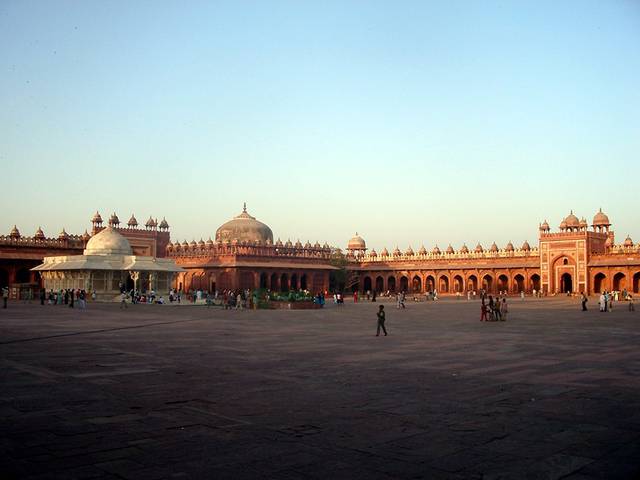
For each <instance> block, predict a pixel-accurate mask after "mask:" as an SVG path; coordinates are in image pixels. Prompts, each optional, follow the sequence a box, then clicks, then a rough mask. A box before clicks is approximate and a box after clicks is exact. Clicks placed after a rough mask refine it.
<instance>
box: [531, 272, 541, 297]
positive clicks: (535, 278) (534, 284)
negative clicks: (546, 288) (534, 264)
mask: <svg viewBox="0 0 640 480" xmlns="http://www.w3.org/2000/svg"><path fill="white" fill-rule="evenodd" d="M531 290H535V291H537V292H539V291H540V275H538V274H537V273H534V274H533V275H531Z"/></svg>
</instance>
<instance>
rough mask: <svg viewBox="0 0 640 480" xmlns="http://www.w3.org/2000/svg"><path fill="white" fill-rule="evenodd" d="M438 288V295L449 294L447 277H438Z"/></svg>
mask: <svg viewBox="0 0 640 480" xmlns="http://www.w3.org/2000/svg"><path fill="white" fill-rule="evenodd" d="M439 286H440V288H439V289H438V293H449V277H447V276H446V275H442V276H441V277H440V285H439Z"/></svg>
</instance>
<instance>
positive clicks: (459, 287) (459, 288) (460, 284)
mask: <svg viewBox="0 0 640 480" xmlns="http://www.w3.org/2000/svg"><path fill="white" fill-rule="evenodd" d="M453 291H454V293H458V292H460V293H462V292H463V291H464V280H462V277H461V276H460V275H456V276H455V277H453Z"/></svg>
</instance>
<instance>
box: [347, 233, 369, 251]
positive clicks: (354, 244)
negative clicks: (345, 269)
mask: <svg viewBox="0 0 640 480" xmlns="http://www.w3.org/2000/svg"><path fill="white" fill-rule="evenodd" d="M366 248H367V244H366V243H365V241H364V239H363V238H362V237H361V236H360V235H358V232H356V234H355V236H354V237H353V238H351V240H349V243H348V245H347V250H365V249H366Z"/></svg>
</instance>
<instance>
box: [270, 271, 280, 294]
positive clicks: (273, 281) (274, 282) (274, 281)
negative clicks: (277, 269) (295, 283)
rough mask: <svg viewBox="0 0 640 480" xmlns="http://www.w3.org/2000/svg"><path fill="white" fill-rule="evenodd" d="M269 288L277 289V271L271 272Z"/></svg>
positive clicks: (275, 290)
mask: <svg viewBox="0 0 640 480" xmlns="http://www.w3.org/2000/svg"><path fill="white" fill-rule="evenodd" d="M269 288H270V289H271V290H272V291H274V292H277V291H278V274H277V273H272V274H271V278H270V280H269Z"/></svg>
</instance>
